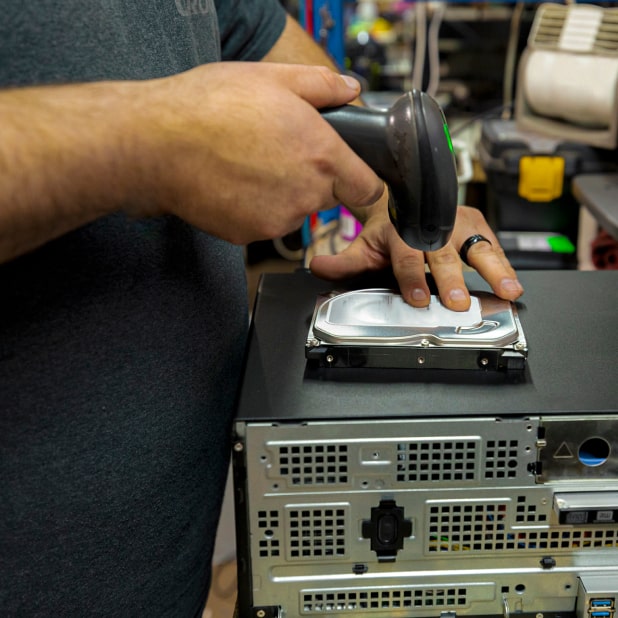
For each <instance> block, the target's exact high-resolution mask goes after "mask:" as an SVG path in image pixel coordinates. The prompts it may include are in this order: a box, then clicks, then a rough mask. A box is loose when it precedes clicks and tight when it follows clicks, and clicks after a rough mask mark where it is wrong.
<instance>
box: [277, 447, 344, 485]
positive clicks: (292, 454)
mask: <svg viewBox="0 0 618 618" xmlns="http://www.w3.org/2000/svg"><path fill="white" fill-rule="evenodd" d="M278 470H279V475H280V476H281V477H283V478H287V479H289V480H290V482H291V484H292V485H302V486H307V485H345V484H347V483H348V445H347V444H305V445H293V446H281V447H279V452H278Z"/></svg>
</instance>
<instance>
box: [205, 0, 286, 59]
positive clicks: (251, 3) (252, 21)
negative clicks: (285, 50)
mask: <svg viewBox="0 0 618 618" xmlns="http://www.w3.org/2000/svg"><path fill="white" fill-rule="evenodd" d="M216 6H217V15H218V19H219V31H220V34H221V54H222V59H223V60H261V59H262V58H263V57H264V55H265V54H266V53H267V52H268V51H269V50H270V49H271V47H272V46H273V45H274V44H275V43H276V41H277V39H278V38H279V37H280V36H281V33H282V32H283V28H284V27H285V19H286V12H285V9H284V8H283V7H282V5H281V4H280V2H279V0H216Z"/></svg>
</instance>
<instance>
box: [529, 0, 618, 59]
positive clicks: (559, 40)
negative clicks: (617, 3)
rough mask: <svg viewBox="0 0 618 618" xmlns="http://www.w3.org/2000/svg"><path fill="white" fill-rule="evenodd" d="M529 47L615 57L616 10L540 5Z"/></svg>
mask: <svg viewBox="0 0 618 618" xmlns="http://www.w3.org/2000/svg"><path fill="white" fill-rule="evenodd" d="M528 45H529V46H530V47H531V48H537V49H549V50H561V51H575V52H578V53H592V54H600V55H607V56H615V55H618V10H617V9H607V8H601V7H596V6H575V5H570V6H565V5H560V4H543V5H542V6H541V7H540V8H539V10H538V11H537V14H536V16H535V20H534V24H533V26H532V30H531V32H530V37H529V40H528Z"/></svg>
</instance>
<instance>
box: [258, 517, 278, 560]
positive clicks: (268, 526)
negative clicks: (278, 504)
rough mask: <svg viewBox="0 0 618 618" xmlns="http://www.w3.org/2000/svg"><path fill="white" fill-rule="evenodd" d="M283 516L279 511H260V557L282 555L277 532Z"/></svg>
mask: <svg viewBox="0 0 618 618" xmlns="http://www.w3.org/2000/svg"><path fill="white" fill-rule="evenodd" d="M280 520H281V518H280V516H279V511H259V512H258V519H257V525H258V529H259V530H260V533H261V537H260V539H259V541H258V546H259V551H258V553H259V555H260V558H276V557H277V556H279V555H280V546H279V539H278V538H277V532H278V529H279V522H280Z"/></svg>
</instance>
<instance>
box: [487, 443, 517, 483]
mask: <svg viewBox="0 0 618 618" xmlns="http://www.w3.org/2000/svg"><path fill="white" fill-rule="evenodd" d="M517 447H518V442H517V440H489V441H488V442H487V449H486V451H485V478H486V479H507V478H508V479H513V478H516V477H517Z"/></svg>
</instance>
